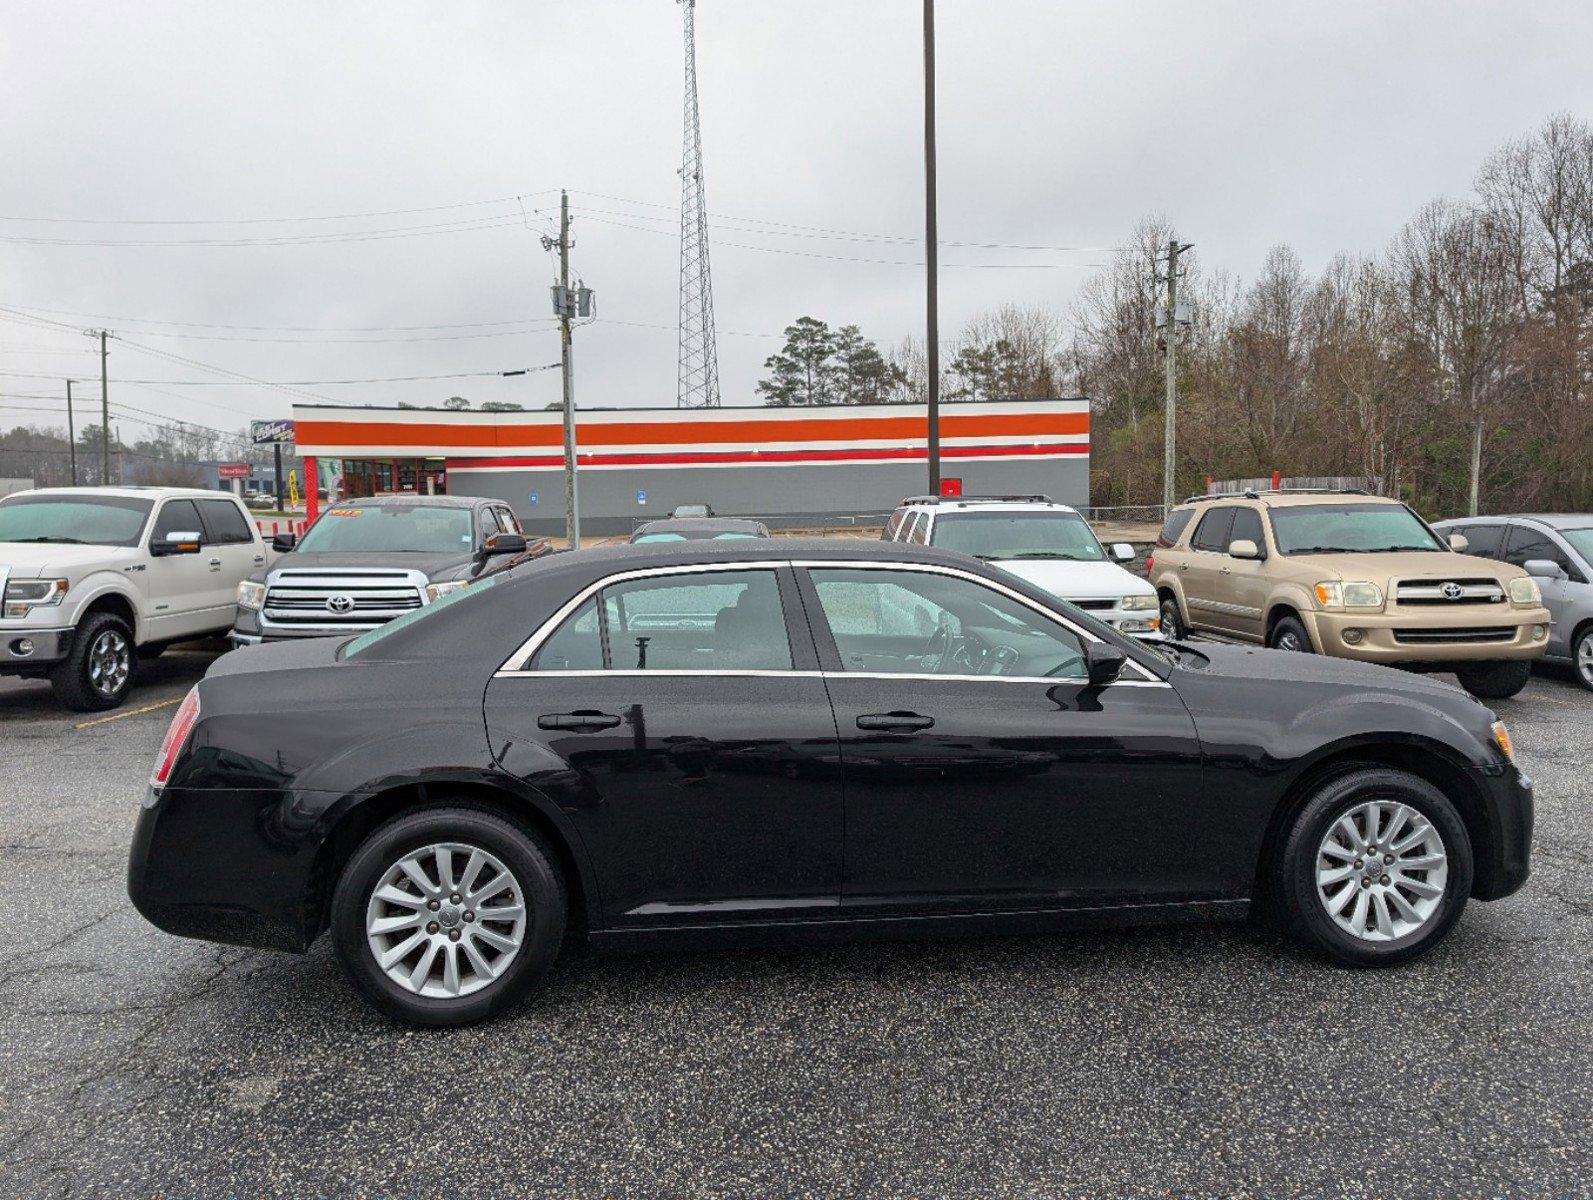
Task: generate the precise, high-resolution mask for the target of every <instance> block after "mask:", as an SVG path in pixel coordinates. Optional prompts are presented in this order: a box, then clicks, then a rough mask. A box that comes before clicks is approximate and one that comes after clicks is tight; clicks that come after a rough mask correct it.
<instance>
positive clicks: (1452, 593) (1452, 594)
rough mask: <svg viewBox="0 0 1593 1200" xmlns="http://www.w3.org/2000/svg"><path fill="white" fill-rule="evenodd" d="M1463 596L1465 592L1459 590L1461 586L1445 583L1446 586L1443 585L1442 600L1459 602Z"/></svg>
mask: <svg viewBox="0 0 1593 1200" xmlns="http://www.w3.org/2000/svg"><path fill="white" fill-rule="evenodd" d="M1465 594H1466V593H1465V591H1464V590H1463V589H1462V588H1461V586H1460V585H1459V584H1458V583H1446V584H1444V599H1445V600H1459V599H1460V598H1461V597H1462V596H1464V595H1465Z"/></svg>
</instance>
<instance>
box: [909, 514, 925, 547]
mask: <svg viewBox="0 0 1593 1200" xmlns="http://www.w3.org/2000/svg"><path fill="white" fill-rule="evenodd" d="M907 540H908V541H909V542H911V543H912V544H913V545H915V546H922V545H923V544H924V543H925V542H927V541H928V540H929V514H928V513H926V512H920V513H918V514H917V516H915V517H914V518H913V527H912V528H911V529H909V530H908V531H907Z"/></svg>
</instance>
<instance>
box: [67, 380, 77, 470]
mask: <svg viewBox="0 0 1593 1200" xmlns="http://www.w3.org/2000/svg"><path fill="white" fill-rule="evenodd" d="M66 452H67V456H68V458H69V460H70V462H71V464H72V486H73V487H76V486H77V433H76V431H74V430H73V428H72V381H71V380H70V379H68V380H67V381H66Z"/></svg>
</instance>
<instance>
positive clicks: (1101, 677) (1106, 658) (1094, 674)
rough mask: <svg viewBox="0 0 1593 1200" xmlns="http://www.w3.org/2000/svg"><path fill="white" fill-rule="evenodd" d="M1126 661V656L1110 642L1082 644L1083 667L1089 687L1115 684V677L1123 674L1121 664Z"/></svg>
mask: <svg viewBox="0 0 1593 1200" xmlns="http://www.w3.org/2000/svg"><path fill="white" fill-rule="evenodd" d="M1127 661H1128V655H1127V654H1125V653H1123V651H1122V650H1121V649H1120V648H1118V647H1117V646H1114V645H1112V644H1111V643H1110V642H1085V643H1084V665H1085V669H1086V671H1087V672H1088V675H1089V680H1090V686H1091V687H1105V686H1106V685H1107V684H1109V683H1116V682H1117V677H1118V676H1119V675H1121V674H1122V673H1123V664H1124V663H1125V662H1127Z"/></svg>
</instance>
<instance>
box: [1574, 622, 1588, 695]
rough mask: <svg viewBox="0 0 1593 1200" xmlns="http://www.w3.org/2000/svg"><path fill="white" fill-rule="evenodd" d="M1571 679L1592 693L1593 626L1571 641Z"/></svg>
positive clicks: (1580, 632) (1579, 633)
mask: <svg viewBox="0 0 1593 1200" xmlns="http://www.w3.org/2000/svg"><path fill="white" fill-rule="evenodd" d="M1571 678H1573V679H1575V680H1576V681H1577V682H1578V683H1580V684H1581V685H1582V686H1583V687H1585V688H1587V689H1588V691H1590V692H1593V625H1589V626H1588V627H1587V628H1586V629H1583V630H1581V631H1579V632H1578V633H1577V635H1576V637H1574V638H1572V639H1571Z"/></svg>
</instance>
